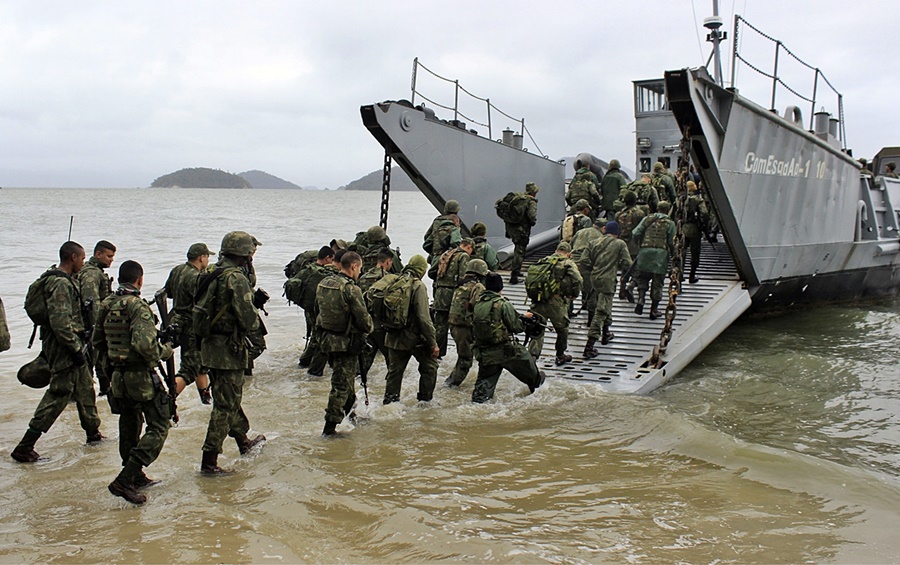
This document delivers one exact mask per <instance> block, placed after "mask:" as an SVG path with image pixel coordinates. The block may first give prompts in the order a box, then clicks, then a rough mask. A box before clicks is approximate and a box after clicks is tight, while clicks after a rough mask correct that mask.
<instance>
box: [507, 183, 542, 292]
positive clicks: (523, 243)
mask: <svg viewBox="0 0 900 565" xmlns="http://www.w3.org/2000/svg"><path fill="white" fill-rule="evenodd" d="M540 190H541V187H539V186H538V185H536V184H534V183H533V182H530V183H528V184H526V185H525V193H524V194H523V193H518V194H517V195H516V198H517V200H519V201H521V202H522V206H523V207H524V213H523V214H522V216H523V219H522V221H521V222H517V223H510V222H504V224H505V226H506V234H505V235H506V237H507V238H509V240H510V241H512V242H513V245H515V246H516V249H515V251H514V253H513V258H512V262H511V263H510V266H509V270H510V271H511V274H510V276H509V284H519V277H521V276H522V273H521V269H522V261H524V260H525V250H526V249H527V248H528V241H529V240H530V239H531V228H532V226H534V224H536V223H537V198H536V195H537V193H538V191H540Z"/></svg>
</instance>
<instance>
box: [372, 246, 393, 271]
mask: <svg viewBox="0 0 900 565" xmlns="http://www.w3.org/2000/svg"><path fill="white" fill-rule="evenodd" d="M375 262H376V264H377V265H378V266H379V267H381V268H382V269H384V270H385V271H389V270H390V269H391V267H393V266H394V252H393V251H391V248H390V247H382V248H381V250H380V251H379V252H378V255H377V256H376V257H375Z"/></svg>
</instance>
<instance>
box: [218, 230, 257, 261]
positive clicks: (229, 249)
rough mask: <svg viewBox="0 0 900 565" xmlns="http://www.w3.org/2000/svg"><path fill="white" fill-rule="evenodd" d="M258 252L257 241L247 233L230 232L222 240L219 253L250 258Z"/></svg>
mask: <svg viewBox="0 0 900 565" xmlns="http://www.w3.org/2000/svg"><path fill="white" fill-rule="evenodd" d="M254 251H256V240H255V239H254V237H253V236H252V235H250V234H249V233H247V232H245V231H230V232H228V233H226V234H225V237H223V238H222V245H221V246H220V247H219V253H221V254H222V255H235V256H237V257H249V256H250V255H252V254H253V252H254Z"/></svg>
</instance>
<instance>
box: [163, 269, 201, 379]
mask: <svg viewBox="0 0 900 565" xmlns="http://www.w3.org/2000/svg"><path fill="white" fill-rule="evenodd" d="M199 280H200V270H199V269H198V268H197V267H195V266H194V265H192V264H190V263H182V264H181V265H178V266H177V267H175V268H173V269H172V270H171V271H170V272H169V278H168V279H167V280H166V284H165V289H166V295H167V296H168V297H170V298H171V299H172V317H171V319H170V320H169V321H170V323H173V324H178V345H179V346H180V347H181V363H180V364H179V366H178V372H177V373H176V376H179V377H181V378H182V379H184V382H185V383H186V384H191V383H193V382H194V381H196V380H197V375H199V374H202V371H201V363H200V350H199V349H198V348H197V337H196V336H195V335H194V322H193V314H192V313H191V311H192V310H193V308H194V295H195V294H196V293H197V283H198V281H199Z"/></svg>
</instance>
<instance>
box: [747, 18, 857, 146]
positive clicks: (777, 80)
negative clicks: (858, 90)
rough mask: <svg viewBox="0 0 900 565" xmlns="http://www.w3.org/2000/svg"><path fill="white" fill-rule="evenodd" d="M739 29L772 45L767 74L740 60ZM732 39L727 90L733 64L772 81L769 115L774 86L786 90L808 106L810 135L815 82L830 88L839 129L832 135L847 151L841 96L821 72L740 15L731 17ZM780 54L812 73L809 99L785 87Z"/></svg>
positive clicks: (815, 89) (815, 88) (814, 111)
mask: <svg viewBox="0 0 900 565" xmlns="http://www.w3.org/2000/svg"><path fill="white" fill-rule="evenodd" d="M742 24H743V26H742ZM742 27H743V28H748V29H749V30H751V31H754V32H756V33H757V34H758V35H759V36H760V37H762V38H763V39H766V40H768V41H770V42H772V43H774V44H775V61H774V64H773V67H772V72H771V73H769V72H766V71H764V70H762V69H761V68H759V67H758V66H756V65H753V64H752V63H750V61H748V60H747V59H746V58H744V57H743V56H742V55H741V53H740V48H739V38H740V37H741V36H740V31H741V29H742ZM732 39H733V48H732V57H731V88H734V86H735V78H736V71H737V62H738V61H740V62H741V63H743V64H744V65H746V66H747V67H749V68H750V69H751V70H753V71H756V72H757V73H759V74H761V75H763V76H764V77H767V78H768V79H770V80H771V81H772V105H771V107H770V109H771V110H772V111H775V96H776V92H777V90H778V85H781V86H782V87H784V89H786V90H787V91H788V92H790V93H791V94H793V95H794V96H796V97H797V98H799V99H801V100H805V101H806V102H809V104H810V107H811V111H810V118H809V129H810V130H811V131H812V130H813V129H814V120H815V114H816V103H817V102H818V101H819V100H818V98H817V97H818V95H819V80H820V79H821V81H822V82H823V83H825V85H826V86H828V88H830V89H831V91H832V92H833V93H834V95H835V96H836V97H837V104H838V123H839V127H840V129H839V132H836V133H838V134H839V139H840V142H841V148H842V149H844V150H845V151H846V149H847V134H846V130H845V129H844V96H843V95H842V94H841V93H840V92H838V91H837V89H836V88H835V87H834V85H833V84H831V82H830V81H829V80H828V78H827V77H826V76H825V74H824V73H823V72H822V71H821V69H819V68H818V67H814V66H812V65H810V64H809V63H807V62H806V61H804V60H802V59H800V57H798V56H797V55H795V54H794V52H793V51H791V50H790V49H788V48H787V46H785V44H784V43H782V42H781V40H779V39H776V38H774V37H772V36H770V35H768V34H766V33H765V32H763V31H761V30H760V29H759V28H757V27H755V26H753V25H752V24H751V23H750V22H748V21H747V20H745V19H744V18H743V17H741V16H740V15H735V17H734V33H733V34H732ZM781 53H784V54H786V55H789V56H790V57H791V58H793V59H794V60H795V61H796V62H797V63H799V64H800V65H802V66H803V67H806V68H807V69H809V70H810V71H813V72H814V73H815V75H814V78H813V86H812V95H811V96H804V95H803V94H800V92H799V91H798V90H797V89H795V88H792V87H791V86H789V85H788V84H787V83H786V82H784V80H783V79H782V78H781V77H780V76H779V75H778V58H779V55H781Z"/></svg>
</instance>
